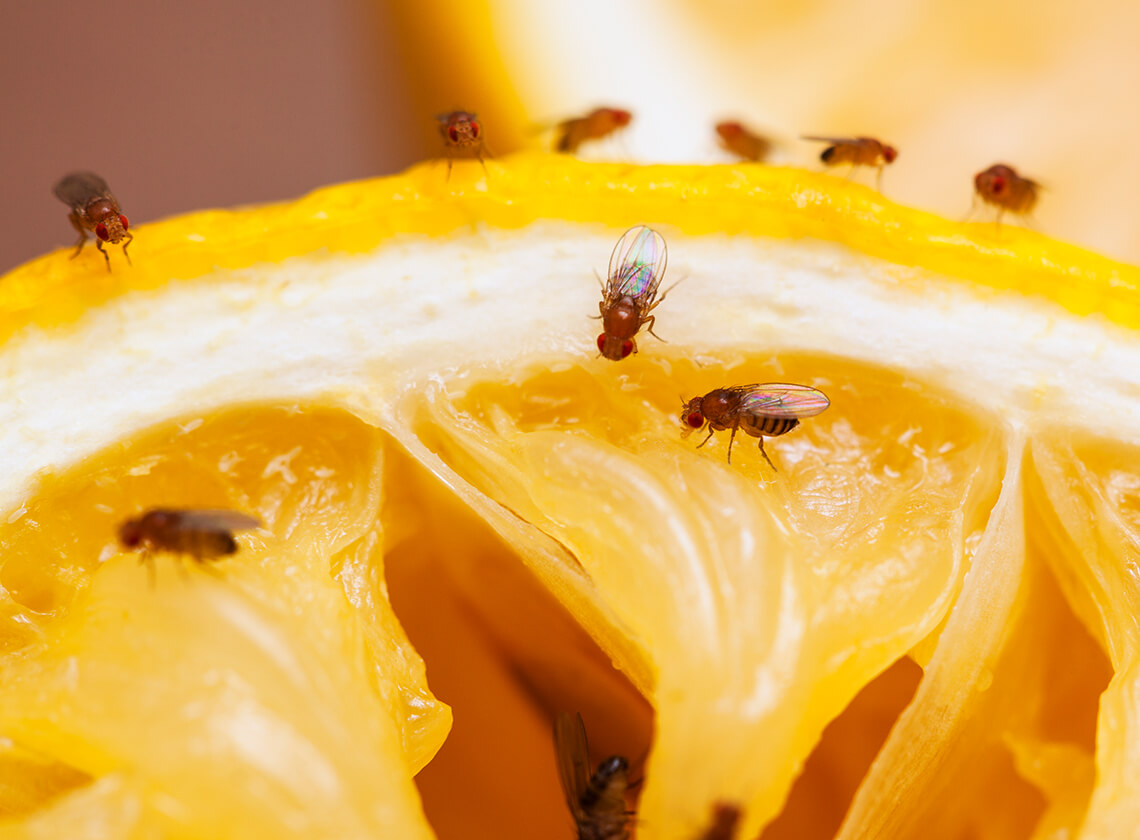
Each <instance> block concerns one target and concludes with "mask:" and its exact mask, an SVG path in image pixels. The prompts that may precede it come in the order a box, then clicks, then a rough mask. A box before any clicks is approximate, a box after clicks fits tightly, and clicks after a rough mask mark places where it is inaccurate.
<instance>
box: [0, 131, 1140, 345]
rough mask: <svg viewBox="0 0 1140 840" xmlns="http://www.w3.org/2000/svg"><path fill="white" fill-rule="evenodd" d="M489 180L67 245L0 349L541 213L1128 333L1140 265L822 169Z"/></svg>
mask: <svg viewBox="0 0 1140 840" xmlns="http://www.w3.org/2000/svg"><path fill="white" fill-rule="evenodd" d="M487 170H488V171H487V174H486V175H485V176H484V173H483V170H482V169H481V168H480V166H479V164H478V163H476V162H460V163H457V164H456V168H455V170H454V172H453V174H452V176H451V178H450V179H448V177H447V174H446V168H445V167H444V166H443V165H442V164H441V163H438V162H435V163H426V164H421V165H419V166H416V167H413V168H412V169H409V170H408V171H407V172H405V173H403V174H400V175H395V176H391V177H387V178H378V179H373V180H369V181H359V182H353V183H348V184H341V185H337V186H332V187H326V188H324V189H320V190H317V191H316V192H313V193H310V194H309V195H307V196H305V197H303V198H300V199H297V200H295V201H291V202H286V203H282V204H269V205H263V206H258V207H250V208H244V209H235V210H206V211H201V212H197V213H191V214H188V215H185V216H176V217H174V218H170V219H166V220H163V221H160V222H154V223H151V224H146V225H142V226H140V227H139V228H137V229H136V234H137V236H136V238H135V242H134V244H133V245H132V247H131V255H132V258H133V260H134V266H133V267H132V266H128V265H127V264H126V262H125V260H123V258H122V255H121V254H120V253H119V252H118V249H117V248H113V247H112V248H109V250H110V252H111V261H112V271H111V272H110V273H108V272H107V271H106V269H105V268H104V264H103V259H102V258H101V257H100V256H99V254H98V253H97V252H96V251H95V250H94V248H91V247H88V248H87V249H86V250H85V252H84V253H82V254H81V255H80V256H79V257H78V258H77V259H74V260H72V259H70V254H71V252H70V249H66V250H59V251H56V252H54V253H52V254H48V255H46V256H44V257H41V258H39V259H36V260H33V261H31V262H29V263H26V264H25V265H22V266H20V267H18V268H16V269H15V270H13V271H12V272H10V273H9V274H8V275H7V276H5V277H3V278H0V342H5V341H7V340H8V339H9V338H11V337H12V336H13V335H14V334H15V333H16V332H18V331H20V330H22V329H24V328H26V327H29V326H37V327H41V328H52V327H57V326H62V325H65V324H68V323H73V322H74V321H76V320H77V319H78V318H79V317H80V316H81V315H83V313H85V312H86V311H88V310H89V309H91V308H92V307H95V306H98V305H100V304H102V303H104V302H106V301H107V300H110V299H112V298H114V297H116V296H118V295H121V294H124V293H126V292H130V291H134V290H140V289H154V288H158V287H160V286H162V285H164V284H166V283H168V282H170V281H172V280H182V279H189V278H194V277H200V276H202V275H206V274H209V273H211V272H213V271H215V270H216V269H219V268H229V269H233V268H247V267H250V266H254V265H257V264H259V263H275V262H280V261H281V260H284V259H287V258H289V257H294V256H299V255H304V254H313V253H315V252H319V251H321V250H327V251H328V252H330V253H363V252H367V251H370V250H372V249H373V248H376V247H377V246H379V245H380V244H381V243H382V242H384V241H385V240H388V239H390V238H392V237H394V236H397V235H400V234H412V235H416V234H418V235H426V236H439V235H442V234H447V233H450V232H452V231H456V230H461V229H465V228H470V227H471V226H473V225H475V224H481V225H489V226H492V227H501V228H508V229H510V228H519V227H522V226H524V225H527V224H530V223H531V222H535V221H538V220H541V219H560V220H562V221H571V222H583V223H592V224H600V225H607V226H610V227H615V228H624V227H628V226H630V225H633V224H637V223H647V224H656V225H667V226H670V227H672V228H674V229H677V230H680V231H682V232H684V233H687V234H690V235H701V234H730V235H746V236H760V237H773V238H802V237H809V238H814V239H819V240H823V241H827V242H834V243H838V244H841V245H845V246H847V247H849V248H851V249H852V250H854V251H857V252H861V253H863V254H866V255H868V256H871V257H878V258H880V259H883V260H886V261H888V262H891V263H894V264H896V265H898V266H900V267H903V268H914V269H925V270H928V271H931V272H934V273H937V274H942V275H945V276H948V277H951V278H955V279H957V280H960V281H962V282H963V283H965V284H969V285H972V286H974V287H976V288H977V291H978V294H984V293H985V292H986V291H987V290H993V291H1012V292H1017V293H1020V294H1024V295H1034V296H1039V297H1042V298H1046V299H1048V300H1050V301H1052V302H1053V303H1055V304H1058V305H1059V306H1061V307H1063V308H1065V309H1067V310H1068V311H1069V312H1072V313H1073V314H1076V315H1093V314H1099V315H1101V316H1103V317H1104V318H1105V319H1107V320H1108V321H1110V322H1112V323H1115V324H1118V325H1120V326H1123V327H1126V328H1129V329H1137V328H1140V268H1137V267H1135V266H1131V265H1127V264H1124V263H1119V262H1115V261H1113V260H1109V259H1106V258H1104V257H1101V256H1099V255H1097V254H1094V253H1092V252H1090V251H1086V250H1084V249H1081V248H1077V247H1075V246H1072V245H1068V244H1065V243H1062V242H1057V241H1055V240H1052V239H1049V238H1047V237H1044V236H1041V235H1039V234H1036V233H1033V232H1031V231H1027V230H1024V229H1022V228H1018V227H1013V226H1010V225H1003V226H1002V227H1001V228H1000V229H998V228H996V227H995V226H994V225H993V224H992V223H986V224H965V223H961V222H952V221H949V220H947V219H944V218H941V217H939V216H935V215H933V214H930V213H925V212H923V211H920V210H915V209H913V208H910V207H904V206H902V205H898V204H895V203H893V202H891V201H889V200H887V199H886V198H884V197H883V196H881V195H880V194H879V193H877V192H875V191H873V190H871V189H869V188H867V187H863V186H859V185H856V184H851V183H849V182H847V181H844V180H843V179H840V178H836V177H833V176H829V175H823V174H818V173H812V172H808V171H805V170H802V169H792V168H780V167H766V166H756V165H733V166H633V165H626V164H600V163H584V162H582V161H578V160H575V159H573V158H569V157H565V156H559V155H551V154H540V153H520V154H517V155H512V156H510V157H507V158H503V159H500V160H494V161H489V162H488V163H487ZM61 221H62V220H61ZM906 280H907V277H906V274H905V272H903V273H902V274H901V276H900V282H902V283H905V282H906Z"/></svg>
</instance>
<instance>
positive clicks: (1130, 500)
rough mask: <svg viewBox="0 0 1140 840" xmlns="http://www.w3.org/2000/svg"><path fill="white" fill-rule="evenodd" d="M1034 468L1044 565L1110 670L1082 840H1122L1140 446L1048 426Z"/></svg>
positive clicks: (1135, 654)
mask: <svg viewBox="0 0 1140 840" xmlns="http://www.w3.org/2000/svg"><path fill="white" fill-rule="evenodd" d="M1033 463H1034V465H1035V467H1036V469H1037V470H1038V473H1039V476H1040V484H1039V485H1037V490H1038V492H1039V493H1040V496H1039V497H1038V498H1039V501H1040V503H1041V504H1042V505H1043V506H1045V507H1046V508H1047V509H1051V510H1052V511H1053V512H1054V515H1055V520H1054V524H1053V527H1052V528H1051V529H1050V532H1049V537H1051V539H1052V541H1053V545H1052V548H1053V550H1052V551H1051V552H1050V553H1049V559H1050V562H1051V563H1052V564H1053V565H1054V568H1056V574H1057V576H1058V579H1059V580H1060V581H1061V583H1062V585H1063V586H1064V587H1065V590H1066V594H1067V595H1068V597H1069V599H1070V601H1071V602H1072V603H1073V604H1074V605H1075V608H1076V609H1077V610H1079V611H1080V613H1081V615H1082V618H1083V619H1084V620H1085V622H1086V623H1087V625H1088V626H1089V628H1090V630H1091V631H1092V632H1093V633H1094V634H1096V636H1097V637H1098V640H1099V641H1101V643H1102V644H1103V646H1104V649H1105V652H1106V653H1107V655H1108V657H1109V659H1110V660H1111V663H1112V667H1113V670H1114V675H1113V678H1112V682H1111V683H1110V685H1109V686H1108V688H1107V689H1106V690H1105V692H1104V697H1103V698H1102V701H1101V707H1100V717H1099V718H1098V721H1097V750H1096V771H1097V779H1098V784H1097V786H1096V788H1095V790H1094V792H1093V795H1092V800H1091V802H1090V804H1089V809H1088V814H1087V816H1086V818H1085V824H1084V833H1083V835H1082V836H1084V837H1089V838H1107V837H1113V836H1119V834H1118V832H1119V827H1120V826H1121V825H1126V824H1132V825H1135V824H1136V820H1137V819H1138V818H1140V807H1138V806H1137V804H1136V803H1135V802H1134V801H1133V798H1132V797H1131V796H1129V795H1128V794H1127V793H1126V791H1127V790H1128V789H1129V788H1128V786H1129V784H1130V779H1132V778H1133V777H1134V774H1135V773H1136V772H1137V768H1138V767H1140V756H1138V755H1137V752H1136V748H1135V744H1136V743H1137V738H1138V737H1140V704H1138V702H1137V688H1138V687H1140V628H1138V625H1137V619H1136V616H1137V606H1138V605H1140V447H1136V446H1132V447H1126V446H1121V445H1120V444H1119V443H1118V442H1112V441H1107V440H1104V439H1103V438H1100V439H1098V438H1095V437H1092V436H1089V435H1073V434H1071V433H1068V432H1066V431H1058V430H1048V431H1046V432H1044V433H1043V434H1042V435H1041V436H1040V437H1039V438H1038V440H1037V441H1035V445H1034V447H1033ZM1063 558H1064V559H1069V562H1064V560H1063ZM1070 558H1071V559H1070Z"/></svg>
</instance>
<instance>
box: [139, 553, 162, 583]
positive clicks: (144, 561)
mask: <svg viewBox="0 0 1140 840" xmlns="http://www.w3.org/2000/svg"><path fill="white" fill-rule="evenodd" d="M139 565H140V566H142V565H146V579H147V582H148V583H149V584H150V588H151V589H154V587H155V586H156V585H157V583H158V580H157V578H156V573H155V570H154V556H153V555H152V554H151V553H150V549H149V548H144V549H143V550H142V553H141V554H139Z"/></svg>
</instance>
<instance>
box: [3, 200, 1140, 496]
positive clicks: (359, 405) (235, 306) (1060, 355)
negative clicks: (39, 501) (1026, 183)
mask: <svg viewBox="0 0 1140 840" xmlns="http://www.w3.org/2000/svg"><path fill="white" fill-rule="evenodd" d="M635 221H637V220H631V222H635ZM662 232H663V233H664V234H665V237H666V240H667V241H668V243H669V247H670V260H669V269H668V274H667V276H666V279H665V282H664V283H663V285H662V288H663V289H664V288H667V287H668V286H669V285H670V284H671V283H673V282H675V281H677V280H681V281H682V282H681V283H680V285H678V286H677V288H675V289H673V290H672V291H671V292H670V293H669V298H668V300H667V301H666V302H665V303H664V304H662V305H661V306H660V307H659V308H658V310H657V311H656V313H655V314H656V315H657V316H658V318H657V326H656V331H657V332H659V333H660V334H661V335H662V336H663V337H665V338H667V340H668V341H669V347H670V350H671V351H677V350H678V349H680V350H682V351H684V352H690V353H692V354H693V355H694V356H695V357H702V356H709V357H711V356H713V355H716V354H718V353H720V352H740V351H748V352H761V353H763V352H767V351H771V352H773V353H778V352H781V351H788V350H798V351H807V352H822V353H828V354H835V355H837V356H843V357H847V358H853V359H861V360H866V361H869V362H873V363H876V364H880V365H883V366H886V367H889V368H892V369H895V370H899V371H903V372H906V373H908V374H911V375H913V376H915V377H916V378H919V379H922V380H926V381H927V382H930V383H933V384H935V385H937V386H939V387H942V388H945V389H947V390H948V391H951V392H955V393H956V394H957V395H959V396H960V397H963V398H965V399H966V400H969V401H973V402H976V403H977V404H979V405H980V406H981V407H983V408H984V409H986V410H987V411H991V412H993V413H994V414H995V415H996V416H997V417H999V418H1001V419H1002V420H1004V421H1007V422H1009V423H1011V424H1021V423H1049V424H1054V423H1056V424H1064V425H1067V426H1070V427H1072V428H1074V429H1085V430H1088V431H1089V432H1091V433H1095V434H1100V435H1105V436H1111V437H1113V438H1115V439H1117V440H1123V441H1132V442H1140V338H1137V336H1136V335H1135V334H1134V333H1131V332H1129V331H1127V330H1124V329H1120V328H1116V327H1114V326H1112V325H1110V324H1107V323H1106V322H1103V321H1102V320H1101V319H1099V318H1096V317H1095V316H1093V317H1078V316H1074V315H1072V314H1070V313H1068V312H1067V311H1065V310H1064V309H1062V308H1061V307H1059V306H1056V305H1054V304H1051V303H1049V302H1047V301H1045V300H1043V299H1036V298H1033V297H1027V296H1020V295H1015V294H1003V293H996V292H994V293H988V292H979V289H978V287H977V286H972V285H969V284H964V283H960V282H957V281H955V280H951V279H948V278H941V277H938V276H934V275H931V274H929V273H927V272H924V271H921V270H917V269H909V268H902V267H899V266H896V265H893V264H889V263H886V262H884V261H881V260H877V259H872V258H867V257H864V256H861V255H854V254H852V253H851V252H849V251H848V250H847V249H845V248H843V247H842V246H837V245H832V244H828V243H822V242H818V241H814V240H764V239H752V238H747V239H746V238H730V237H723V236H703V237H682V236H679V235H675V234H672V233H671V232H670V231H669V230H668V229H664V230H663V231H662ZM619 234H620V231H614V230H611V229H606V228H602V227H596V228H594V227H588V226H584V225H568V224H560V223H553V222H543V223H537V224H534V225H531V226H529V227H527V228H524V229H521V230H517V231H511V230H496V229H483V230H477V231H472V232H464V233H460V234H456V235H453V236H451V237H448V238H445V239H433V240H431V241H430V243H428V242H427V241H426V240H424V239H421V238H415V237H407V238H400V239H396V240H392V241H390V242H388V243H386V244H385V245H383V246H381V247H380V248H379V249H377V250H376V251H375V252H374V253H372V254H369V255H365V256H359V257H357V256H352V257H349V256H324V255H322V256H316V257H312V258H309V257H298V258H294V259H292V260H288V261H286V262H283V263H280V264H274V265H266V266H258V267H254V268H249V269H242V270H237V271H225V272H218V273H216V274H214V275H212V276H210V277H209V278H204V279H202V280H197V281H186V282H179V283H171V284H169V285H168V286H166V287H164V288H161V289H159V290H157V291H153V292H134V293H129V294H125V295H122V296H120V297H118V298H115V299H113V300H111V301H110V302H108V303H107V304H106V305H104V306H102V307H100V308H98V309H96V310H93V311H91V312H89V313H87V314H86V315H85V316H84V317H83V318H82V319H81V320H80V321H79V322H77V323H76V324H74V325H72V326H68V327H66V328H58V329H54V330H41V329H34V328H33V329H28V330H26V331H25V332H23V333H22V334H19V335H17V336H16V337H14V338H13V339H12V340H10V341H9V342H8V344H7V345H6V347H5V348H4V350H3V352H2V353H0V374H2V376H3V378H4V382H5V385H6V390H7V394H8V398H7V399H6V400H5V401H4V403H3V405H0V452H2V453H3V459H2V463H3V464H4V465H5V470H4V471H3V475H2V476H0V506H3V507H5V508H9V509H11V508H13V507H18V506H19V504H20V501H21V499H22V497H23V496H24V495H25V494H26V493H27V492H28V489H29V486H30V483H31V482H32V480H33V478H34V476H35V474H36V473H37V472H38V471H40V470H43V469H59V468H62V467H64V466H66V465H68V464H71V463H74V462H75V461H77V460H79V459H82V458H83V457H85V456H87V455H90V454H92V453H94V452H96V451H98V450H99V449H100V448H102V447H104V446H106V445H107V444H109V443H111V442H113V441H115V440H118V439H121V438H123V437H125V436H129V435H131V434H132V433H133V432H136V431H138V430H140V429H142V428H144V427H146V426H148V425H150V424H152V423H155V422H158V421H160V420H163V419H165V418H168V417H171V416H180V415H185V414H187V413H193V412H195V411H199V410H200V411H209V410H212V409H215V408H218V407H221V406H225V405H229V404H233V403H244V402H255V401H279V400H298V401H313V400H316V401H321V402H328V403H331V404H343V405H347V406H350V407H354V408H355V409H357V410H358V411H359V410H363V411H365V412H367V413H369V414H371V415H372V416H369V417H366V418H365V419H367V420H370V421H373V422H379V423H381V424H387V423H391V422H394V418H393V416H392V413H391V411H390V410H389V409H391V407H392V406H393V405H394V403H395V399H396V397H397V395H398V394H399V393H400V392H402V391H404V390H405V389H407V388H410V387H416V386H417V385H422V384H423V383H426V382H428V381H430V380H436V381H438V379H439V378H440V377H441V376H442V377H444V378H446V371H448V370H449V369H454V368H463V367H467V366H473V365H482V364H488V365H491V366H492V367H494V368H500V367H501V368H506V369H511V368H516V369H517V368H519V367H522V366H530V365H551V364H557V363H560V362H577V361H585V360H589V359H591V358H593V357H594V356H595V355H596V353H595V348H594V337H595V333H596V332H597V329H596V328H597V324H596V322H593V321H590V320H588V318H587V316H588V315H591V314H595V313H596V312H597V302H598V299H599V289H598V284H597V281H596V279H595V277H594V274H595V272H596V271H604V270H605V266H606V264H607V262H608V259H609V255H610V250H611V249H612V247H613V243H614V242H615V241H616V239H617V235H619ZM641 346H642V352H644V353H652V352H654V342H652V340H651V339H649V340H646V339H643V340H642V344H641ZM826 373H827V372H826V371H821V375H824V376H826ZM726 384H727V383H726ZM373 412H374V413H373Z"/></svg>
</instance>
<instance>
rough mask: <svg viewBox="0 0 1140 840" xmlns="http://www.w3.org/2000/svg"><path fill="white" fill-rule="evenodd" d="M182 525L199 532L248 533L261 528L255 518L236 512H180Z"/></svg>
mask: <svg viewBox="0 0 1140 840" xmlns="http://www.w3.org/2000/svg"><path fill="white" fill-rule="evenodd" d="M178 513H179V515H180V516H181V517H182V524H183V525H184V526H189V527H190V528H193V529H195V530H200V531H248V530H249V529H250V528H258V527H260V526H261V520H260V519H258V518H257V517H255V516H248V515H246V514H244V513H238V512H237V511H236V510H209V509H202V510H181V511H179V512H178Z"/></svg>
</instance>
